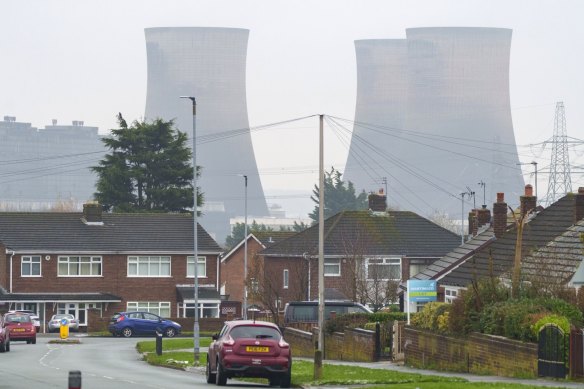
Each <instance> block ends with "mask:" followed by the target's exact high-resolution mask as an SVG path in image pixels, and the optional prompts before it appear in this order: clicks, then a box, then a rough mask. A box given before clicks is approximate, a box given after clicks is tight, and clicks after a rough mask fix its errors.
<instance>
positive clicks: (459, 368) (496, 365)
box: [404, 327, 537, 378]
mask: <svg viewBox="0 0 584 389" xmlns="http://www.w3.org/2000/svg"><path fill="white" fill-rule="evenodd" d="M404 341H405V363H406V365H408V366H414V367H418V368H430V369H438V370H448V371H456V372H464V373H472V374H489V375H498V376H504V377H522V378H523V377H537V344H534V343H525V342H519V341H515V340H511V339H506V338H502V337H498V336H491V335H484V334H471V335H470V336H469V337H468V338H460V337H450V336H445V335H440V334H436V333H432V332H429V331H423V330H419V329H416V328H412V327H406V328H405V330H404Z"/></svg>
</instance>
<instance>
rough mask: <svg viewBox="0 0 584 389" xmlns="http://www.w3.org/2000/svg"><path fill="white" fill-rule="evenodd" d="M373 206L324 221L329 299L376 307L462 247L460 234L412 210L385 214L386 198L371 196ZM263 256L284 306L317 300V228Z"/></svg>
mask: <svg viewBox="0 0 584 389" xmlns="http://www.w3.org/2000/svg"><path fill="white" fill-rule="evenodd" d="M369 206H370V210H368V211H343V212H340V213H338V214H336V215H334V216H332V217H330V218H328V219H326V220H325V222H324V276H325V285H324V288H325V299H332V298H335V299H350V300H357V301H361V302H364V303H370V304H377V303H376V301H377V302H381V301H382V300H383V299H384V298H385V297H386V295H387V294H388V293H391V290H390V289H391V288H393V290H394V291H395V289H396V288H397V285H398V284H399V282H400V281H401V280H406V279H408V278H410V275H413V274H416V273H417V272H419V271H420V270H421V269H422V268H424V267H426V266H428V265H429V264H431V263H433V262H434V261H436V260H437V259H439V258H441V257H442V256H444V255H445V254H446V253H448V252H449V251H451V250H452V249H453V248H454V247H457V246H458V245H459V244H460V237H459V236H458V235H456V234H454V233H452V232H451V231H448V230H447V229H445V228H443V227H441V226H438V225H437V224H434V223H433V222H431V221H429V220H428V219H425V218H423V217H421V216H418V215H417V214H415V213H413V212H408V211H386V196H384V195H370V197H369ZM259 254H260V256H261V257H263V261H264V269H265V277H266V278H269V279H271V280H272V283H273V284H274V285H276V286H277V287H276V288H274V292H275V298H277V299H278V300H279V303H280V305H281V307H282V308H283V306H284V304H286V303H287V302H289V301H295V300H314V299H316V298H317V297H318V225H314V226H312V227H310V228H308V229H306V230H305V231H302V232H300V233H298V234H296V235H294V236H292V237H290V238H288V239H285V240H283V241H282V242H279V243H276V244H274V245H273V246H271V247H269V248H266V249H265V250H263V251H261V252H260V253H259Z"/></svg>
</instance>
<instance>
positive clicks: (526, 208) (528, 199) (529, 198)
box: [519, 184, 537, 215]
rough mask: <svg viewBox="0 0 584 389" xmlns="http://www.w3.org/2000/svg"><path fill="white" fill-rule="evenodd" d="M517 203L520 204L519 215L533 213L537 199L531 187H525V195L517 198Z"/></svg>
mask: <svg viewBox="0 0 584 389" xmlns="http://www.w3.org/2000/svg"><path fill="white" fill-rule="evenodd" d="M519 203H520V204H521V215H525V214H526V213H528V212H533V211H535V208H536V207H537V197H535V196H534V195H533V187H532V186H531V185H529V184H527V185H525V195H524V196H521V197H520V198H519Z"/></svg>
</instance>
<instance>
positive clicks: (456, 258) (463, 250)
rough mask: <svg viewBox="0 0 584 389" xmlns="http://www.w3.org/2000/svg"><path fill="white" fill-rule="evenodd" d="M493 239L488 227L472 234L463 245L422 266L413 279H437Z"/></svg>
mask: <svg viewBox="0 0 584 389" xmlns="http://www.w3.org/2000/svg"><path fill="white" fill-rule="evenodd" d="M494 239H495V233H494V232H493V228H492V227H490V228H488V229H487V230H485V231H483V232H481V233H480V234H478V235H476V236H474V237H473V238H472V239H470V240H469V241H467V242H465V243H464V244H463V245H461V246H459V247H456V248H455V249H454V250H452V251H451V252H449V253H448V254H446V255H445V256H443V257H442V258H440V259H438V260H437V261H434V262H433V263H432V264H430V265H428V266H427V267H425V268H423V269H422V270H421V271H420V272H419V273H418V274H416V275H415V276H414V277H412V278H413V279H416V280H439V279H441V278H442V277H444V275H445V274H447V272H448V271H449V270H452V269H453V268H454V267H455V266H457V265H459V264H460V263H462V262H463V261H466V260H467V259H469V258H470V257H472V256H473V255H474V254H476V253H477V252H478V251H479V250H482V249H484V248H485V247H487V246H488V245H489V244H491V243H492V242H493V241H494Z"/></svg>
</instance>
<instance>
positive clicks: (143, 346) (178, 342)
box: [136, 338, 211, 360]
mask: <svg viewBox="0 0 584 389" xmlns="http://www.w3.org/2000/svg"><path fill="white" fill-rule="evenodd" d="M209 344H211V338H199V347H209ZM194 347H195V341H194V340H193V339H189V338H172V339H168V338H163V339H162V351H163V352H165V351H174V350H188V349H191V350H193V349H194ZM136 349H137V350H138V352H139V353H153V352H156V341H155V340H145V341H142V342H138V343H136ZM191 354H192V352H191ZM191 360H192V358H191Z"/></svg>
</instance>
